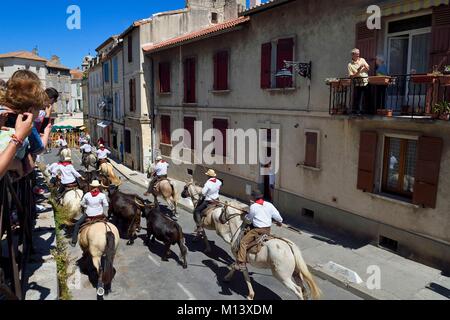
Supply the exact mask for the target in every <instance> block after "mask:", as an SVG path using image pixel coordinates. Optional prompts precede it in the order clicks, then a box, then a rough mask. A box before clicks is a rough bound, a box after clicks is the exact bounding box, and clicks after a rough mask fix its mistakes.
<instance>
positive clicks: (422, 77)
mask: <svg viewBox="0 0 450 320" xmlns="http://www.w3.org/2000/svg"><path fill="white" fill-rule="evenodd" d="M436 77H437V74H433V73H428V74H413V75H412V76H411V80H412V82H413V83H434V82H435V81H436Z"/></svg>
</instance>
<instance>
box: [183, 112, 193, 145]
mask: <svg viewBox="0 0 450 320" xmlns="http://www.w3.org/2000/svg"><path fill="white" fill-rule="evenodd" d="M194 125H195V117H184V129H185V130H186V131H188V132H189V135H190V136H191V146H190V147H191V149H192V150H194V146H195V144H194V141H195V136H194Z"/></svg>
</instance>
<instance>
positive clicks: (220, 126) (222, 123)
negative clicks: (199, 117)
mask: <svg viewBox="0 0 450 320" xmlns="http://www.w3.org/2000/svg"><path fill="white" fill-rule="evenodd" d="M213 128H214V129H217V130H219V131H220V132H221V134H222V137H223V149H222V150H219V148H216V154H219V155H222V156H226V155H227V129H228V120H226V119H214V120H213Z"/></svg>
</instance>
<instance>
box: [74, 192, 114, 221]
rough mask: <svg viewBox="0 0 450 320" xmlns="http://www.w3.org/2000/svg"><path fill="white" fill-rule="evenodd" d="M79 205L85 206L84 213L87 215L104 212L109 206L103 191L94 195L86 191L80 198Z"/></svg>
mask: <svg viewBox="0 0 450 320" xmlns="http://www.w3.org/2000/svg"><path fill="white" fill-rule="evenodd" d="M80 204H81V206H82V207H84V208H86V215H87V216H88V217H95V216H99V215H101V214H104V211H106V209H107V208H108V207H109V204H108V199H106V196H105V194H104V193H101V192H100V193H99V195H98V196H96V197H94V196H93V195H92V193H90V192H88V193H86V194H85V195H84V197H83V199H81V203H80Z"/></svg>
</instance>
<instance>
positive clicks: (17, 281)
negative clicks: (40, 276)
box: [0, 173, 36, 300]
mask: <svg viewBox="0 0 450 320" xmlns="http://www.w3.org/2000/svg"><path fill="white" fill-rule="evenodd" d="M33 181H34V173H32V174H30V175H28V176H27V177H24V178H22V179H21V180H19V181H18V182H14V183H13V182H12V180H11V178H10V177H9V175H8V174H6V175H5V176H4V177H3V179H1V180H0V300H22V299H24V298H25V287H26V281H27V279H26V276H25V275H26V267H27V262H28V260H29V257H30V254H31V253H32V229H33V223H34V220H35V218H36V203H35V199H34V195H33V192H32V191H33V190H32V189H33V185H35V183H34V182H33Z"/></svg>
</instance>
